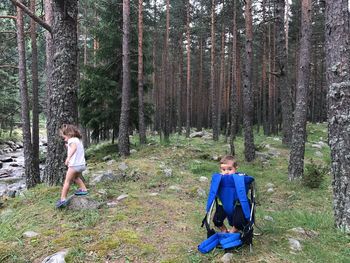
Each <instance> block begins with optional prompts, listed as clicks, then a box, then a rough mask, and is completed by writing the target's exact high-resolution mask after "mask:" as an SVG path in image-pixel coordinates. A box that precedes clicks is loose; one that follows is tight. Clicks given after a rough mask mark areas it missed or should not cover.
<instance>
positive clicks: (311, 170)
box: [302, 160, 328, 188]
mask: <svg viewBox="0 0 350 263" xmlns="http://www.w3.org/2000/svg"><path fill="white" fill-rule="evenodd" d="M327 173H328V169H327V168H326V166H324V165H321V164H316V163H314V162H313V160H311V162H310V163H309V164H306V165H305V172H304V176H303V179H302V182H303V184H304V185H305V186H307V187H310V188H319V187H320V186H321V184H322V182H323V181H324V179H325V175H326V174H327Z"/></svg>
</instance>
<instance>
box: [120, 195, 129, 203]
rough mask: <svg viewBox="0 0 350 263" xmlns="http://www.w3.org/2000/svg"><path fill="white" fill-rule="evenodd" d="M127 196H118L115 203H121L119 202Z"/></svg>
mask: <svg viewBox="0 0 350 263" xmlns="http://www.w3.org/2000/svg"><path fill="white" fill-rule="evenodd" d="M128 196H129V195H127V194H121V195H120V196H118V197H117V201H121V200H123V199H125V198H127V197H128Z"/></svg>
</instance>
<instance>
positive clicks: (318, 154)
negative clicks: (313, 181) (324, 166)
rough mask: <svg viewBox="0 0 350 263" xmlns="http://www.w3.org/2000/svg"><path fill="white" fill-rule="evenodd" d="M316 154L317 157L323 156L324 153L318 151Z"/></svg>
mask: <svg viewBox="0 0 350 263" xmlns="http://www.w3.org/2000/svg"><path fill="white" fill-rule="evenodd" d="M315 155H316V156H317V157H323V153H322V152H320V151H316V152H315Z"/></svg>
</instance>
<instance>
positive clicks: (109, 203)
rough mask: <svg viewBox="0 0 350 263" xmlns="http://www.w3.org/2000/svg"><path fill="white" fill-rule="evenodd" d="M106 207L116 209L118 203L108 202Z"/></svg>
mask: <svg viewBox="0 0 350 263" xmlns="http://www.w3.org/2000/svg"><path fill="white" fill-rule="evenodd" d="M106 205H107V207H108V208H113V207H116V206H117V205H118V202H107V204H106Z"/></svg>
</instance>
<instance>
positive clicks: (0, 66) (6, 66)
mask: <svg viewBox="0 0 350 263" xmlns="http://www.w3.org/2000/svg"><path fill="white" fill-rule="evenodd" d="M0 68H15V69H18V66H16V65H0Z"/></svg>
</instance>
